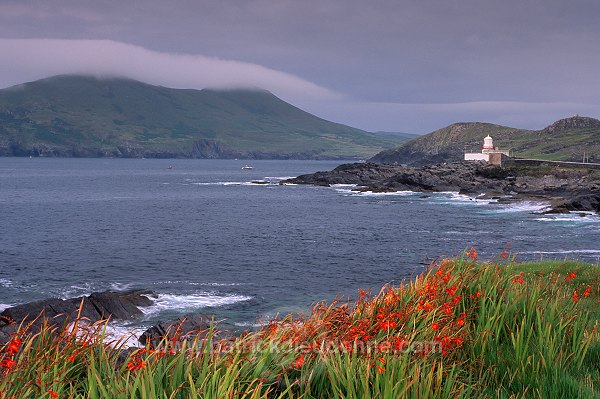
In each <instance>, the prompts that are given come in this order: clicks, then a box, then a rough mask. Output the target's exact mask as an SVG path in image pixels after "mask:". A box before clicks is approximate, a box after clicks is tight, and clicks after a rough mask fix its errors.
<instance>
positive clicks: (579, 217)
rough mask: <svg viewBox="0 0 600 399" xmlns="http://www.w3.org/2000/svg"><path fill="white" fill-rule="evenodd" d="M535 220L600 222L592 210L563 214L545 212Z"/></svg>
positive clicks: (599, 217)
mask: <svg viewBox="0 0 600 399" xmlns="http://www.w3.org/2000/svg"><path fill="white" fill-rule="evenodd" d="M535 220H537V221H540V222H575V223H582V222H584V223H598V222H600V216H598V215H597V214H595V213H594V212H571V213H565V214H562V213H561V214H547V215H544V216H543V217H539V218H536V219H535Z"/></svg>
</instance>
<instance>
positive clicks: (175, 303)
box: [140, 293, 252, 317]
mask: <svg viewBox="0 0 600 399" xmlns="http://www.w3.org/2000/svg"><path fill="white" fill-rule="evenodd" d="M250 299H252V297H250V296H245V295H234V294H232V295H215V294H211V293H201V294H192V295H177V294H158V297H157V298H152V300H153V302H154V304H153V305H152V306H148V307H143V308H140V309H141V310H142V312H143V313H144V314H145V316H146V317H149V316H152V315H155V314H157V313H160V312H163V311H167V310H171V311H173V310H176V311H190V312H191V311H196V310H198V309H203V308H213V307H219V306H225V305H232V304H234V303H238V302H244V301H248V300H250Z"/></svg>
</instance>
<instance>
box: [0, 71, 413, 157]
mask: <svg viewBox="0 0 600 399" xmlns="http://www.w3.org/2000/svg"><path fill="white" fill-rule="evenodd" d="M401 142H402V139H401V138H398V137H392V136H384V135H378V134H374V133H368V132H365V131H363V130H359V129H355V128H351V127H348V126H345V125H341V124H337V123H333V122H329V121H326V120H324V119H321V118H318V117H316V116H314V115H311V114H309V113H307V112H304V111H302V110H300V109H298V108H296V107H294V106H292V105H290V104H288V103H286V102H284V101H282V100H281V99H279V98H277V97H276V96H274V95H273V94H271V93H269V92H268V91H262V90H224V91H216V90H181V89H171V88H165V87H159V86H152V85H149V84H145V83H141V82H138V81H134V80H128V79H117V78H110V79H98V78H93V77H84V76H57V77H53V78H48V79H43V80H39V81H35V82H31V83H25V84H22V85H18V86H15V87H11V88H8V89H3V90H0V155H5V156H11V155H14V156H29V155H33V156H81V157H88V156H89V157H97V156H115V157H142V156H143V157H193V158H295V159H317V158H318V159H325V158H329V159H338V158H339V159H343V158H366V157H369V156H372V155H373V154H375V153H377V152H378V151H381V150H382V149H384V148H389V147H393V146H395V145H398V144H399V143H401Z"/></svg>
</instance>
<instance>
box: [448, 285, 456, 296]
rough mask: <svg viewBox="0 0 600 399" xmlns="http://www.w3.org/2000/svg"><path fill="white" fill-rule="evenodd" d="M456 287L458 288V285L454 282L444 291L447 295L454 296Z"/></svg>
mask: <svg viewBox="0 0 600 399" xmlns="http://www.w3.org/2000/svg"><path fill="white" fill-rule="evenodd" d="M457 289H458V286H457V285H456V284H454V285H453V286H452V287H450V288H446V292H447V293H448V295H450V296H454V294H455V293H456V290H457Z"/></svg>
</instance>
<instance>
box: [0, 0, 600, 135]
mask: <svg viewBox="0 0 600 399" xmlns="http://www.w3.org/2000/svg"><path fill="white" fill-rule="evenodd" d="M3 7H4V8H3ZM11 7H12V8H11ZM3 11H11V12H3ZM598 15H600V2H598V1H596V0H572V1H569V2H566V1H564V0H506V1H502V2H500V1H495V0H461V1H448V0H444V1H438V0H422V1H412V0H410V1H409V0H374V1H371V2H365V1H364V0H344V1H326V0H325V1H324V0H304V1H296V0H278V1H272V0H245V1H241V0H238V1H221V2H215V1H212V0H210V1H209V0H173V1H158V0H145V1H127V2H123V1H119V2H117V1H110V0H96V1H91V0H54V1H52V2H47V1H44V0H20V1H16V0H14V1H9V0H4V1H2V0H0V37H5V38H32V37H33V38H38V37H43V38H62V39H109V40H113V41H118V42H124V43H130V44H134V45H137V46H141V47H143V48H146V49H149V50H153V51H156V52H162V53H183V54H204V55H205V56H210V57H218V58H221V59H227V60H238V61H240V62H246V63H250V64H256V65H262V66H265V67H267V68H270V69H273V70H276V71H284V72H285V73H288V74H291V75H293V76H297V77H300V78H301V79H303V80H306V81H309V82H313V83H314V84H316V85H318V86H320V87H326V88H329V89H331V90H333V91H335V92H338V93H344V94H345V95H347V96H348V97H350V98H353V99H354V101H355V102H356V103H361V104H381V103H394V104H417V103H423V104H448V103H459V104H474V103H481V102H488V103H491V102H504V103H509V102H510V103H534V104H551V103H552V104H563V105H562V106H564V107H566V106H565V105H564V104H567V103H568V104H579V105H580V106H581V107H582V108H585V107H586V104H591V105H595V106H596V108H600V98H599V96H598V95H597V93H598V92H599V91H600V75H599V74H598V73H597V71H598V70H600V52H598V51H597V50H596V49H597V43H599V42H600V24H598V23H597V19H598ZM12 76H18V75H12ZM182 80H183V79H182ZM178 83H179V82H178ZM181 84H182V85H185V82H181ZM190 84H192V83H190ZM287 98H288V99H293V98H292V97H287ZM327 104H329V103H327ZM339 104H341V103H339ZM344 104H345V102H344ZM323 107H324V108H322V109H317V111H318V112H317V113H318V114H320V115H323V116H327V115H341V116H343V117H342V118H335V120H337V121H340V122H346V123H350V124H355V125H358V126H361V127H365V126H373V127H372V129H374V130H375V129H380V128H381V126H382V124H383V121H384V120H385V121H388V122H387V123H386V126H387V127H385V128H384V129H385V130H413V131H415V130H417V131H424V130H425V129H416V128H413V126H415V123H412V122H408V121H409V120H411V115H405V114H403V113H402V112H399V113H396V114H393V113H392V112H396V111H395V110H396V108H390V109H389V111H388V112H390V113H389V114H385V115H383V114H382V112H380V111H379V109H375V108H371V107H370V106H369V107H368V108H370V109H372V112H373V114H377V115H379V116H380V117H378V118H372V117H371V116H370V115H365V116H364V118H362V119H360V120H358V122H357V117H356V116H355V114H353V113H349V115H348V116H344V115H346V113H345V112H344V108H343V106H342V105H339V107H340V108H339V110H338V111H335V112H334V111H333V108H332V107H333V105H331V104H329V105H326V104H324V105H323ZM596 108H593V107H592V111H594V110H595V109H596ZM315 109H316V108H314V107H313V108H311V109H310V110H311V111H313V112H314V111H315ZM382 109H387V108H385V107H383V108H382ZM392 109H393V110H394V111H392ZM420 109H421V110H422V111H419V112H426V110H425V108H420ZM586 109H590V108H585V109H581V110H579V111H578V112H579V113H584V112H586V111H585V110H586ZM429 110H431V109H429ZM472 110H473V112H472V113H466V114H465V113H462V112H458V111H457V110H456V109H455V112H458V113H457V114H456V115H455V116H456V117H455V118H452V119H453V120H457V119H462V118H463V117H465V118H466V117H467V116H470V119H473V120H484V119H486V118H490V117H497V118H500V119H499V121H500V122H502V120H501V118H502V117H504V118H506V119H505V120H506V122H505V123H508V122H510V121H511V120H515V121H518V120H519V119H520V118H521V117H518V118H517V117H513V116H511V115H513V113H506V112H501V111H499V112H498V113H497V115H496V116H494V115H492V114H491V113H490V112H487V113H486V112H483V111H482V110H481V109H479V108H472ZM571 110H572V108H569V107H566V108H564V111H562V112H554V111H552V112H550V111H549V112H548V113H547V114H543V115H542V112H541V111H540V112H537V111H536V112H532V113H531V115H530V117H529V121H528V122H527V121H525V120H524V122H525V123H526V124H527V125H528V126H533V125H543V124H545V123H547V122H549V121H547V120H546V117H550V116H552V115H555V114H558V113H561V114H563V115H564V114H568V113H569V112H571ZM415 112H416V111H415ZM477 112H479V114H478V113H477ZM594 112H595V113H594V114H592V115H591V116H595V115H598V113H597V111H594ZM435 115H439V119H438V127H439V126H440V125H442V123H445V121H446V118H445V117H443V115H445V113H444V112H442V113H436V114H435ZM522 115H523V117H524V118H527V116H526V115H527V114H526V113H523V114H522ZM451 116H452V115H450V117H451ZM561 116H562V115H561ZM435 118H437V117H434V116H429V117H424V118H422V119H423V120H424V122H423V123H429V121H433V120H435ZM511 118H512V119H511ZM525 127H526V126H525Z"/></svg>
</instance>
